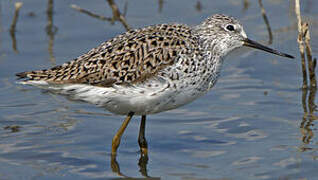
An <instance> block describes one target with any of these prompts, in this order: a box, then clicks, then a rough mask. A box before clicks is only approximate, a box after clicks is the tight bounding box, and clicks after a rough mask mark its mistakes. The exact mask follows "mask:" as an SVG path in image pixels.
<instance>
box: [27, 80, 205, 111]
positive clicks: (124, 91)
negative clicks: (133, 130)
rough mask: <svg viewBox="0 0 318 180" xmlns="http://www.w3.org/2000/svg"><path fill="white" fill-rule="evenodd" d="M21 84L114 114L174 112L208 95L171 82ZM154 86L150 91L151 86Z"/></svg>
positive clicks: (32, 82)
mask: <svg viewBox="0 0 318 180" xmlns="http://www.w3.org/2000/svg"><path fill="white" fill-rule="evenodd" d="M21 83H22V84H29V85H35V86H38V87H41V88H45V89H48V90H52V91H55V92H58V93H60V94H64V95H68V96H70V97H71V98H72V99H75V100H83V101H86V102H89V103H92V104H96V105H98V106H101V107H105V108H106V109H107V110H108V111H110V112H112V113H115V114H122V115H127V114H128V113H129V112H134V113H135V114H137V115H146V114H153V113H158V112H162V111H167V110H170V109H175V108H177V107H180V106H182V105H184V104H187V103H189V102H191V101H193V100H194V99H196V98H198V97H199V96H201V95H203V94H205V92H202V91H196V90H195V88H193V87H191V88H190V87H188V86H183V87H181V88H180V87H178V86H173V83H172V82H168V81H158V80H152V81H148V82H147V83H143V84H139V85H134V86H122V85H115V86H113V87H97V86H91V85H85V84H68V85H49V84H48V83H47V82H45V81H26V82H21ZM150 84H151V87H149V85H150Z"/></svg>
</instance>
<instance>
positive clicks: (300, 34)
mask: <svg viewBox="0 0 318 180" xmlns="http://www.w3.org/2000/svg"><path fill="white" fill-rule="evenodd" d="M295 13H296V16H297V21H298V39H297V42H298V45H299V51H300V57H301V67H302V72H303V88H307V87H308V82H307V69H306V62H305V47H304V41H303V30H302V22H301V16H300V5H299V0H295Z"/></svg>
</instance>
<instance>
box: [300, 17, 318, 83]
mask: <svg viewBox="0 0 318 180" xmlns="http://www.w3.org/2000/svg"><path fill="white" fill-rule="evenodd" d="M302 28H303V33H304V34H303V36H304V38H305V47H306V55H307V61H308V71H309V80H310V88H316V87H317V81H316V75H315V67H314V63H313V60H312V54H311V46H310V33H309V26H308V23H304V24H303V26H302Z"/></svg>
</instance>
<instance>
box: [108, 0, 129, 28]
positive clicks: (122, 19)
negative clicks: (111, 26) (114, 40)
mask: <svg viewBox="0 0 318 180" xmlns="http://www.w3.org/2000/svg"><path fill="white" fill-rule="evenodd" d="M107 2H108V4H109V6H110V7H111V8H112V11H113V18H112V21H115V20H118V21H120V22H121V23H122V24H123V25H124V27H125V29H126V30H127V31H128V30H130V29H131V28H130V26H129V25H128V23H127V22H126V19H125V17H124V16H123V15H122V14H121V13H120V11H119V9H118V7H117V5H116V4H115V2H114V0H107Z"/></svg>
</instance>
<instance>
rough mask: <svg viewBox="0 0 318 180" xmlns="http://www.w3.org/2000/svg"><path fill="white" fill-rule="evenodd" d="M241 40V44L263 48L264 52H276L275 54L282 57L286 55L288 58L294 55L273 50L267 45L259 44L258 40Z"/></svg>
mask: <svg viewBox="0 0 318 180" xmlns="http://www.w3.org/2000/svg"><path fill="white" fill-rule="evenodd" d="M243 42H244V44H243V46H248V47H252V48H255V49H260V50H263V51H266V52H269V53H273V54H277V55H279V56H283V57H288V58H292V59H293V58H294V56H291V55H289V54H285V53H282V52H279V51H277V50H274V49H271V48H269V47H266V46H264V45H261V44H260V43H258V42H255V41H252V40H250V39H248V38H246V39H244V40H243Z"/></svg>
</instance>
